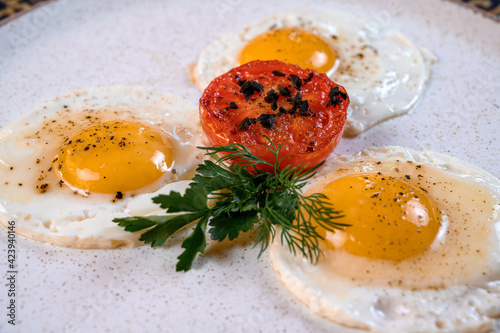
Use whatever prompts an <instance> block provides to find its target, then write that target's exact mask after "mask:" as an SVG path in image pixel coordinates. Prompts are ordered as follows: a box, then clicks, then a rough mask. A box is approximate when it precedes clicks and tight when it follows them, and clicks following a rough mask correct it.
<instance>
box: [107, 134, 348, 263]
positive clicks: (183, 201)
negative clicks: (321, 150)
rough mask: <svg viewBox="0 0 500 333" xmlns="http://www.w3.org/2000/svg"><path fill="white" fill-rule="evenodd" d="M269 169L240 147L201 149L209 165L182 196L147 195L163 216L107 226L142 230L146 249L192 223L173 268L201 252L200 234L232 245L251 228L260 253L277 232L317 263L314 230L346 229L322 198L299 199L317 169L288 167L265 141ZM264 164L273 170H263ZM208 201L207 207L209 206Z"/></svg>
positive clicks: (204, 242)
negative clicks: (228, 241)
mask: <svg viewBox="0 0 500 333" xmlns="http://www.w3.org/2000/svg"><path fill="white" fill-rule="evenodd" d="M268 140H269V142H270V144H271V145H270V147H268V146H266V147H267V148H268V149H269V150H270V151H271V152H272V154H273V156H274V160H275V161H274V162H275V163H274V164H273V163H270V162H268V161H266V160H264V159H262V158H260V157H258V156H255V155H254V154H252V153H251V152H250V150H249V149H248V148H247V147H245V146H244V145H241V144H237V143H233V144H229V145H226V146H212V147H199V148H200V149H203V150H205V151H206V154H207V155H210V157H211V158H212V159H213V161H212V160H205V161H204V163H203V164H199V165H198V167H197V169H196V175H195V176H194V178H193V180H192V182H191V183H190V184H189V187H188V188H187V189H186V192H185V193H184V195H181V194H180V193H178V192H174V191H173V192H171V193H169V194H167V195H163V194H162V195H159V196H157V197H154V198H153V202H155V203H157V204H159V205H160V207H161V208H163V209H165V210H166V212H167V213H175V214H169V215H164V216H135V217H128V218H118V219H114V220H113V221H114V222H116V223H118V225H119V226H121V227H124V228H125V230H126V231H130V232H136V231H140V230H144V229H147V230H146V231H145V232H143V233H142V234H141V237H140V240H141V241H144V243H146V244H151V246H152V247H156V246H161V245H163V244H164V243H165V241H166V240H167V239H168V237H170V236H171V235H172V234H174V233H175V232H176V231H178V230H179V229H181V228H183V227H184V226H186V225H188V224H190V223H193V222H195V221H197V223H196V227H195V228H194V230H193V232H192V233H191V234H190V235H189V236H188V237H187V238H185V239H184V241H183V242H182V247H183V248H184V252H183V253H182V254H181V255H180V256H179V257H178V258H177V259H178V260H179V261H178V262H177V266H176V269H177V271H188V270H189V269H190V268H191V266H192V263H193V261H194V259H195V257H196V255H197V254H198V253H203V252H204V251H205V248H206V245H207V240H206V230H207V228H208V232H209V234H210V238H211V239H212V240H216V241H222V240H224V239H225V238H228V239H229V240H234V239H235V238H237V237H238V235H239V233H240V232H247V231H250V230H254V233H255V246H257V245H260V253H259V256H260V255H261V254H262V253H263V252H264V251H265V250H266V249H267V248H268V246H269V244H270V243H271V242H272V241H273V240H274V238H275V237H276V233H277V232H280V241H281V243H282V245H285V246H287V247H288V249H289V250H290V251H291V252H292V253H293V254H297V253H301V254H302V255H303V256H305V257H307V258H308V259H309V260H310V261H311V262H316V261H317V260H318V257H319V255H320V254H321V250H320V247H319V241H320V240H321V239H322V237H321V235H320V234H318V232H317V226H321V227H322V228H325V229H327V230H329V231H334V229H341V228H344V227H346V226H347V225H346V224H342V223H337V222H336V219H338V218H339V217H341V215H340V212H339V211H336V210H335V209H334V208H333V206H332V205H331V203H330V202H329V201H328V200H327V197H326V196H325V195H323V194H320V193H315V194H312V195H309V196H304V195H303V194H302V188H303V187H304V186H305V184H306V182H307V180H309V179H310V178H311V177H312V176H313V175H314V173H315V171H316V170H317V168H318V167H319V166H320V165H317V166H314V167H312V168H310V169H307V167H308V165H305V166H302V165H299V166H296V167H292V166H286V167H284V168H281V167H280V165H281V164H282V163H281V162H282V161H283V160H284V159H285V158H287V157H289V156H284V157H279V155H280V151H281V146H280V147H278V148H277V147H276V146H275V145H274V144H273V143H272V141H271V140H270V139H269V138H268ZM263 165H267V166H269V167H271V168H272V170H273V171H272V172H267V171H262V170H260V168H261V167H262V166H263ZM209 202H212V204H210V205H209V204H208V203H209Z"/></svg>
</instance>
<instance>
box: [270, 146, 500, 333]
mask: <svg viewBox="0 0 500 333" xmlns="http://www.w3.org/2000/svg"><path fill="white" fill-rule="evenodd" d="M388 154H389V157H388V156H387V155H388ZM379 155H381V158H380V160H381V161H395V160H410V161H413V162H414V163H418V164H424V165H429V166H433V167H437V168H439V169H441V170H442V171H443V172H446V173H449V174H451V175H454V176H457V177H465V178H469V179H471V180H473V181H474V182H478V183H480V184H482V185H484V186H485V187H486V188H488V189H489V190H490V191H491V192H492V194H493V196H494V197H495V198H497V199H498V200H499V201H500V179H498V178H496V177H494V176H493V175H491V174H489V173H488V172H486V171H484V170H482V169H480V168H478V167H476V166H474V165H472V164H469V163H466V162H464V161H462V160H459V159H457V158H455V157H452V156H448V155H444V154H440V153H435V152H430V151H423V152H418V151H415V150H411V149H409V148H404V147H398V146H385V147H379V148H366V149H364V150H362V151H360V152H358V153H356V154H354V155H332V156H330V158H329V159H328V160H327V161H326V163H325V164H324V165H323V166H322V167H321V168H320V169H319V170H318V172H317V173H316V174H315V175H314V177H312V178H311V179H310V180H309V181H308V185H306V186H305V187H304V192H306V191H307V190H308V188H310V186H311V184H314V183H315V182H317V181H319V180H321V179H323V178H325V177H327V176H328V175H329V174H330V173H331V172H332V169H336V168H340V167H343V166H346V165H348V164H350V163H355V162H361V161H367V160H372V161H375V160H378V159H377V156H379ZM493 208H494V212H493V220H494V223H493V225H492V228H491V233H490V239H494V240H496V242H495V243H496V244H499V242H498V240H499V239H500V206H499V205H498V204H497V205H495V207H493ZM499 250H500V249H499ZM269 258H270V262H271V265H272V267H273V270H274V271H275V272H276V274H277V275H278V279H279V280H280V282H281V283H282V285H283V286H284V287H285V289H287V290H288V291H289V292H290V293H291V294H292V295H293V296H294V297H296V298H297V299H298V300H299V301H300V302H302V303H304V304H306V305H307V306H308V307H309V309H310V310H311V311H312V312H313V313H315V314H316V315H319V316H321V317H323V318H326V319H328V320H331V321H333V322H336V323H339V324H342V325H345V326H348V327H352V328H358V329H362V330H369V331H376V332H384V333H388V332H402V327H404V328H405V329H406V330H405V332H408V333H409V332H491V331H493V330H494V328H495V318H498V317H499V316H500V281H499V280H497V281H491V282H488V283H486V284H484V285H477V286H475V285H453V284H452V283H450V285H449V286H448V288H446V290H401V289H398V288H391V287H378V288H374V287H373V286H370V287H365V286H361V287H359V286H357V287H356V288H350V290H346V289H342V288H338V293H337V294H326V293H324V292H323V290H322V289H321V288H319V286H318V285H315V284H314V283H312V284H311V283H308V284H305V283H304V282H303V281H305V280H307V279H308V278H307V277H308V275H314V274H319V272H320V270H319V268H318V267H317V266H315V265H313V264H311V263H310V261H309V260H308V259H306V258H302V257H299V256H294V255H293V254H291V253H290V251H289V250H288V248H286V247H285V246H283V245H282V244H280V241H278V240H275V241H274V242H273V244H272V245H271V249H270V251H269ZM491 260H492V261H494V262H495V263H496V265H497V266H498V265H499V264H500V257H499V256H498V253H496V254H495V255H494V256H493V258H491ZM346 269H348V268H346ZM332 283H333V284H334V283H335V281H332ZM367 300H368V301H367ZM428 300H432V301H428ZM457 302H459V303H460V304H461V305H462V307H457V306H454V305H456V304H457ZM344 308H347V309H349V312H346V311H345V310H343V309H344ZM388 309H390V310H391V311H387V310H388ZM471 309H474V310H473V311H470V310H471ZM387 313H391V314H392V317H389V318H388V317H387ZM409 322H410V323H411V326H410V325H408V323H409ZM409 326H410V327H411V329H410V330H408V327H409Z"/></svg>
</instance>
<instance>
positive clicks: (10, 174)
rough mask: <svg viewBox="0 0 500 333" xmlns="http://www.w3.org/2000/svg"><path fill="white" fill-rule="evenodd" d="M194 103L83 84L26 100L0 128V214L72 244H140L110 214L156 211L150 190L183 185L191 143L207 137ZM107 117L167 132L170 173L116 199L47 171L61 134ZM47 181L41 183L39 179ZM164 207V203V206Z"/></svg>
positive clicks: (38, 235) (193, 154)
mask: <svg viewBox="0 0 500 333" xmlns="http://www.w3.org/2000/svg"><path fill="white" fill-rule="evenodd" d="M197 119H198V110H197V108H196V107H195V106H193V105H191V104H190V103H188V102H187V101H185V100H182V99H180V98H178V97H175V96H172V95H168V94H164V93H160V92H155V91H150V90H147V89H144V88H141V87H103V88H93V89H88V90H82V91H77V92H73V93H70V94H66V95H63V96H59V97H56V98H54V99H51V100H48V101H46V102H44V103H42V104H39V105H37V106H35V107H33V108H32V109H31V110H30V111H28V112H27V113H26V114H24V115H23V116H22V117H20V118H19V119H17V120H16V121H14V122H13V123H11V124H10V125H8V126H6V127H5V128H4V129H3V131H2V132H1V133H0V179H1V180H2V181H1V182H0V222H1V223H2V224H3V225H4V226H7V223H8V221H15V222H16V232H17V233H18V234H20V235H23V236H26V237H29V238H32V239H35V240H39V241H43V242H48V243H53V244H56V245H60V246H67V247H76V248H114V247H118V246H122V245H129V246H132V245H139V244H141V242H139V240H138V238H139V235H138V234H137V233H136V234H132V233H129V232H126V231H124V230H123V228H121V227H119V226H118V225H117V224H116V223H113V222H112V220H113V218H119V217H126V216H132V215H148V214H154V213H158V212H159V211H160V209H159V207H158V206H157V205H154V204H152V202H149V201H150V199H151V197H153V196H155V195H157V194H159V193H168V192H170V191H171V190H175V191H177V192H183V191H184V190H185V188H186V187H187V181H184V180H187V179H191V178H192V176H193V175H194V172H195V169H196V166H197V165H198V164H199V163H200V162H201V161H202V160H203V158H204V156H203V152H202V151H201V150H199V149H197V148H196V147H197V146H199V145H206V142H205V139H204V137H203V135H202V134H201V133H202V131H201V127H200V125H199V122H198V121H197ZM111 120H125V121H137V122H141V123H144V124H146V125H149V126H150V127H154V128H156V129H157V130H159V131H161V132H162V133H164V134H165V135H166V136H167V137H168V141H169V143H170V144H171V145H172V147H173V151H174V153H173V154H174V155H173V158H174V160H175V162H174V163H175V164H174V168H175V171H176V172H175V173H174V172H170V173H166V174H165V176H164V177H162V178H160V179H159V180H158V181H156V182H155V183H153V184H150V185H148V186H146V187H145V188H142V189H140V190H137V191H132V192H131V193H125V195H124V197H123V199H117V198H115V197H114V196H113V194H102V193H92V192H91V193H90V194H89V195H87V196H85V195H82V194H81V193H75V191H74V189H72V188H70V187H69V186H65V185H62V186H57V183H58V181H59V179H58V177H57V175H56V173H55V172H53V171H49V169H50V167H51V165H52V160H53V158H54V157H55V156H56V155H57V153H58V151H59V149H60V147H61V145H62V143H63V140H64V139H65V138H67V137H71V136H73V135H74V134H76V133H78V132H79V131H81V130H82V129H83V128H85V127H87V126H90V125H93V124H95V123H99V122H105V121H111ZM42 183H46V184H49V186H48V188H47V189H45V190H43V191H42V190H41V188H40V184H42ZM163 212H164V211H163Z"/></svg>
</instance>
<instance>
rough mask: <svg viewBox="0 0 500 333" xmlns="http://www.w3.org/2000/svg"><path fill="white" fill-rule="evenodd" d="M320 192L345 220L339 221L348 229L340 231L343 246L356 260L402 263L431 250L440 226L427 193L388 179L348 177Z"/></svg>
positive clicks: (400, 180)
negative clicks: (360, 258)
mask: <svg viewBox="0 0 500 333" xmlns="http://www.w3.org/2000/svg"><path fill="white" fill-rule="evenodd" d="M322 193H323V194H325V195H326V196H327V197H328V199H329V200H330V201H331V203H332V204H334V205H335V207H338V208H339V209H341V210H342V213H343V215H345V216H344V217H342V218H340V219H339V220H338V222H342V223H346V224H350V225H351V226H349V227H345V229H344V231H342V232H341V233H345V235H344V237H343V240H345V241H344V243H343V245H341V246H342V247H343V248H344V249H345V250H346V251H347V252H349V253H351V254H354V255H358V256H364V257H368V258H376V259H384V260H394V261H399V260H403V259H406V258H409V257H411V256H414V255H416V254H419V253H421V252H422V251H424V250H425V249H426V248H427V247H429V246H430V245H431V244H432V242H433V241H434V238H435V237H436V234H437V232H438V230H439V227H440V219H441V216H440V213H439V210H438V209H437V207H436V205H435V204H434V203H433V202H432V201H431V200H430V199H429V197H428V196H427V195H426V193H425V192H424V191H423V190H421V189H420V188H418V187H415V186H413V185H412V184H410V183H408V182H406V181H405V180H402V179H398V178H395V177H392V176H384V175H381V174H355V175H349V176H345V177H341V178H339V179H336V180H334V181H332V182H331V183H329V184H328V185H326V186H325V187H324V188H323V190H322ZM323 233H324V231H323ZM326 238H327V239H328V237H326ZM341 243H342V242H341ZM327 245H328V244H327ZM330 245H331V244H330ZM336 246H337V247H338V246H339V244H336Z"/></svg>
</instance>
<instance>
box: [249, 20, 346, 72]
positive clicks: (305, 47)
mask: <svg viewBox="0 0 500 333" xmlns="http://www.w3.org/2000/svg"><path fill="white" fill-rule="evenodd" d="M336 57H337V56H336V54H335V51H334V50H333V49H332V48H331V47H330V45H329V44H328V43H327V42H326V41H325V40H324V39H323V38H322V37H321V36H318V35H315V34H313V33H310V32H307V31H303V30H300V29H293V28H283V29H276V30H269V31H267V32H265V33H263V34H260V35H258V36H256V37H255V38H253V39H252V40H251V41H250V42H248V44H247V45H246V46H245V47H244V48H243V49H242V50H241V52H240V55H239V62H240V64H246V63H247V62H250V61H253V60H281V61H283V62H287V63H291V64H295V65H299V66H300V67H302V68H310V69H314V70H316V71H318V72H320V73H326V72H328V71H329V70H330V69H331V68H332V67H333V65H334V64H335V59H336Z"/></svg>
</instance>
